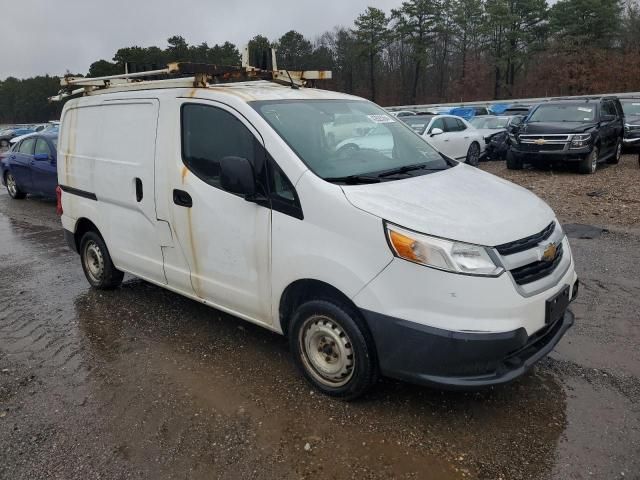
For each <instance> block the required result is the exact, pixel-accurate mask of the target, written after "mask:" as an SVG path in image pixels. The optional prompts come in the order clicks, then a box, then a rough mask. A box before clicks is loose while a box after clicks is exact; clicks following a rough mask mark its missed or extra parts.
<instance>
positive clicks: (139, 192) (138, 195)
mask: <svg viewBox="0 0 640 480" xmlns="http://www.w3.org/2000/svg"><path fill="white" fill-rule="evenodd" d="M142 196H143V194H142V180H140V179H139V178H137V177H136V201H137V202H138V203H140V202H141V201H142Z"/></svg>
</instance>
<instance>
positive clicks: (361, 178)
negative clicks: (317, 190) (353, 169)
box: [325, 175, 380, 185]
mask: <svg viewBox="0 0 640 480" xmlns="http://www.w3.org/2000/svg"><path fill="white" fill-rule="evenodd" d="M325 180H326V181H327V182H331V183H336V182H337V183H346V184H349V185H357V184H358V183H380V179H379V178H377V177H369V176H367V175H347V176H345V177H327V178H325Z"/></svg>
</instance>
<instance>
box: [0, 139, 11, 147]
mask: <svg viewBox="0 0 640 480" xmlns="http://www.w3.org/2000/svg"><path fill="white" fill-rule="evenodd" d="M9 146H11V143H10V142H9V140H0V148H8V147H9Z"/></svg>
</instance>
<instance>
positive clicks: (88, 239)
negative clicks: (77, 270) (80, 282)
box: [80, 232, 124, 290]
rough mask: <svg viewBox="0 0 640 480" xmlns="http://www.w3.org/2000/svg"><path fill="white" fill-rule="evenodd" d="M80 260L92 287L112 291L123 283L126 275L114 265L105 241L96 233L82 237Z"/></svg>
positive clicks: (88, 233) (89, 233)
mask: <svg viewBox="0 0 640 480" xmlns="http://www.w3.org/2000/svg"><path fill="white" fill-rule="evenodd" d="M80 259H81V261H82V269H83V270H84V275H85V277H87V280H88V281H89V283H90V284H91V286H92V287H94V288H97V289H100V290H110V289H113V288H116V287H117V286H118V285H120V284H121V283H122V278H123V277H124V273H122V272H121V271H120V270H118V269H117V268H116V267H115V266H114V265H113V261H112V260H111V255H109V250H107V246H106V245H105V243H104V240H102V237H100V235H98V234H97V233H96V232H87V233H85V234H84V236H83V237H82V240H81V241H80Z"/></svg>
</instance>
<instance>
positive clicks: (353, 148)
mask: <svg viewBox="0 0 640 480" xmlns="http://www.w3.org/2000/svg"><path fill="white" fill-rule="evenodd" d="M358 150H360V147H359V146H358V145H356V144H355V143H347V144H345V145H342V146H341V147H340V148H339V149H337V150H336V155H338V156H339V155H342V154H343V153H347V152H357V151H358Z"/></svg>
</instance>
